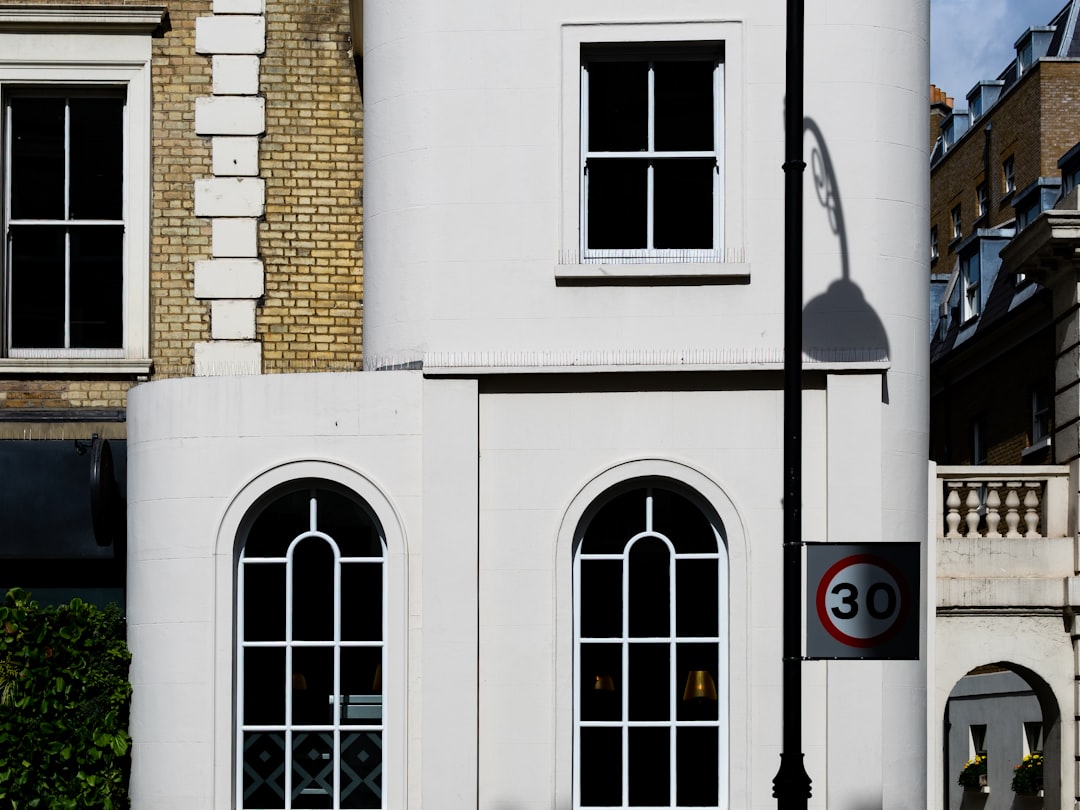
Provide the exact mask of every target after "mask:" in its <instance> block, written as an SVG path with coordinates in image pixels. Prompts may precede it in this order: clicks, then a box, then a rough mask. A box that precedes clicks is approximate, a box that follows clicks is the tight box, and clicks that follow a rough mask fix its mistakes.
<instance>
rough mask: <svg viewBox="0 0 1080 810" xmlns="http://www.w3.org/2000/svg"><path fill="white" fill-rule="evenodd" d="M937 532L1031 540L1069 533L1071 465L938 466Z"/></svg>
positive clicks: (940, 534) (941, 535)
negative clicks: (1069, 466)
mask: <svg viewBox="0 0 1080 810" xmlns="http://www.w3.org/2000/svg"><path fill="white" fill-rule="evenodd" d="M937 478H938V483H939V484H940V486H939V487H938V492H937V497H938V504H937V507H938V508H937V513H936V514H937V515H938V519H937V536H938V537H939V538H948V539H956V538H967V539H975V538H988V539H998V538H1003V539H1010V540H1025V539H1027V540H1031V539H1037V538H1043V537H1066V536H1068V535H1069V497H1068V493H1069V468H1068V467H1067V466H1039V467H1035V466H1032V467H1026V466H1016V467H990V466H976V467H938V469H937Z"/></svg>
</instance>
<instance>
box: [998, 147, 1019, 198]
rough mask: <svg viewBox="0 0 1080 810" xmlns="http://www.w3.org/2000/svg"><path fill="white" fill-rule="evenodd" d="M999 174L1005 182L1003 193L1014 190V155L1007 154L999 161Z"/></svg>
mask: <svg viewBox="0 0 1080 810" xmlns="http://www.w3.org/2000/svg"><path fill="white" fill-rule="evenodd" d="M1001 174H1002V178H1003V180H1004V184H1005V193H1006V194H1012V193H1013V192H1014V191H1016V157H1015V156H1014V155H1009V156H1008V157H1007V158H1005V160H1003V161H1002V162H1001Z"/></svg>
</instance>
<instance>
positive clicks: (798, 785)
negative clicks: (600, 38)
mask: <svg viewBox="0 0 1080 810" xmlns="http://www.w3.org/2000/svg"><path fill="white" fill-rule="evenodd" d="M803 26H804V23H803V0H787V106H786V110H785V121H784V123H785V128H784V558H783V571H784V573H783V656H784V661H783V701H784V702H783V724H784V728H783V735H784V736H783V748H782V750H781V753H780V769H779V770H778V771H777V772H776V776H775V777H773V797H774V798H775V799H776V800H777V807H778V808H779V810H806V807H807V803H808V801H809V799H810V776H809V775H808V774H807V773H806V768H805V767H804V765H803V752H802V639H801V635H802V633H801V630H802V605H801V597H802V565H801V557H802V342H803V341H802V299H803V172H804V171H805V170H806V162H805V161H804V160H803V43H804V33H803Z"/></svg>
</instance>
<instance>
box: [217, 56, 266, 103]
mask: <svg viewBox="0 0 1080 810" xmlns="http://www.w3.org/2000/svg"><path fill="white" fill-rule="evenodd" d="M213 67H214V71H213V76H214V81H213V90H214V93H215V95H219V96H253V95H255V94H256V93H258V92H259V57H257V56H235V55H232V54H229V55H225V56H215V57H214V59H213Z"/></svg>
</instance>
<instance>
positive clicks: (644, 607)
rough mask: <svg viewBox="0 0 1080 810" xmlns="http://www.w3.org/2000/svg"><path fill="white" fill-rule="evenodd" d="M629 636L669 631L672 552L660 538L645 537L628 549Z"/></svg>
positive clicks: (664, 634)
mask: <svg viewBox="0 0 1080 810" xmlns="http://www.w3.org/2000/svg"><path fill="white" fill-rule="evenodd" d="M628 565H629V578H630V595H629V600H630V605H629V608H630V622H629V624H630V636H631V637H632V638H644V637H649V636H667V635H668V633H669V629H668V628H669V621H668V620H669V618H670V617H669V612H670V610H671V602H670V592H669V586H670V568H671V554H670V553H669V551H668V547H667V545H666V544H665V543H664V541H663V540H660V539H659V538H656V537H644V538H642V539H640V540H638V541H637V542H635V543H634V546H633V548H632V549H631V550H630V560H629V563H628Z"/></svg>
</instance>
